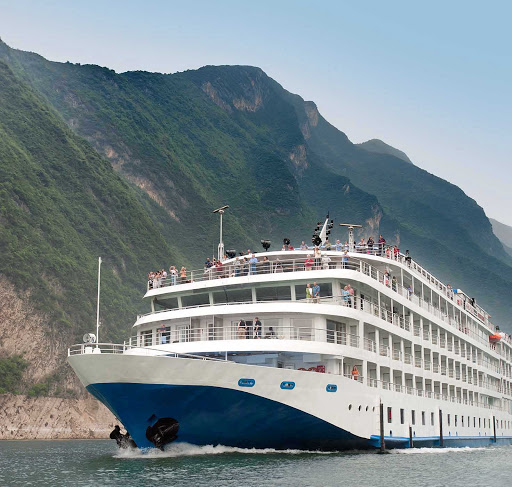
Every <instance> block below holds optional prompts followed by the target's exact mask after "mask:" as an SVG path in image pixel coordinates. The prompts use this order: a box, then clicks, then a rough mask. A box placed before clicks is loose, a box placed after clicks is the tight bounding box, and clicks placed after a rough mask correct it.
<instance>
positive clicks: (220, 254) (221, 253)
mask: <svg viewBox="0 0 512 487" xmlns="http://www.w3.org/2000/svg"><path fill="white" fill-rule="evenodd" d="M223 213H224V211H223V210H220V211H219V214H220V239H219V248H218V249H217V253H218V255H217V258H218V259H219V260H222V258H223V257H224V243H223V242H222V214H223Z"/></svg>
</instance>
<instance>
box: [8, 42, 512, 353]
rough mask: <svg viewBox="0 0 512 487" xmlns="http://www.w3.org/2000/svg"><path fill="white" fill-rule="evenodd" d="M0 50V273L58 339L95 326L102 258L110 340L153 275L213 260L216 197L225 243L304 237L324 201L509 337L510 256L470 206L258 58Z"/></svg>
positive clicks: (124, 327)
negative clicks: (473, 305) (244, 61)
mask: <svg viewBox="0 0 512 487" xmlns="http://www.w3.org/2000/svg"><path fill="white" fill-rule="evenodd" d="M0 60H1V61H0V62H1V64H0V134H1V137H0V173H1V174H0V175H1V177H0V188H1V192H0V194H1V198H0V205H1V214H0V230H1V231H0V251H1V252H2V256H3V259H2V261H1V263H0V275H1V276H3V277H5V278H7V279H8V280H9V281H10V282H11V283H13V284H14V285H15V287H16V289H18V292H19V293H22V292H29V295H27V296H26V297H25V298H24V299H27V300H29V301H30V302H31V303H33V305H34V306H35V307H36V308H37V309H39V310H40V311H41V312H42V313H44V314H45V316H46V317H47V319H46V326H47V328H48V329H49V330H62V333H64V334H65V335H66V337H68V338H66V339H69V341H75V340H76V339H77V337H78V336H79V335H80V334H81V333H82V332H83V331H84V330H90V329H91V328H92V327H93V325H94V319H95V286H96V279H95V273H96V267H97V257H98V256H99V255H101V256H102V257H103V259H104V266H103V283H104V284H103V290H104V293H103V299H102V306H103V309H102V321H103V323H104V327H103V330H104V336H106V337H110V338H116V339H120V338H121V336H122V335H125V334H127V332H128V329H129V326H130V324H131V323H132V322H133V320H134V318H135V315H136V313H137V312H138V311H139V310H141V309H144V307H143V303H142V302H141V295H142V292H143V289H144V284H145V283H144V277H145V274H146V273H147V272H148V271H149V270H151V269H159V268H162V267H166V268H168V267H169V265H170V264H177V265H181V264H186V265H188V266H189V267H190V266H191V267H200V266H201V265H202V262H203V260H204V257H205V256H206V255H212V254H213V253H214V249H216V246H217V242H218V221H217V218H216V216H215V215H212V213H211V211H212V209H214V208H216V207H218V206H221V205H223V204H229V205H230V209H229V211H228V213H227V214H226V218H225V242H226V245H227V247H228V248H229V247H233V248H235V249H237V250H246V249H247V248H251V249H255V248H256V249H257V248H258V247H259V241H260V239H261V238H270V239H271V240H272V242H273V247H274V248H280V246H281V244H282V239H283V237H290V238H292V241H293V242H298V241H300V240H302V239H304V240H308V241H310V239H311V231H312V229H313V227H314V225H315V223H316V221H317V220H318V219H321V218H322V217H324V216H325V214H326V213H327V212H328V211H329V212H330V215H331V217H334V218H335V220H336V222H337V223H341V222H350V223H362V224H364V229H363V230H362V233H361V234H362V235H364V236H369V235H370V234H373V236H374V237H375V236H378V233H379V232H380V233H383V234H384V235H385V237H386V238H387V240H388V242H390V243H398V244H399V245H400V247H401V248H402V250H405V249H406V248H407V249H410V251H411V254H412V255H413V257H414V258H415V259H417V260H418V261H419V262H421V263H423V264H425V265H426V266H428V267H429V268H430V269H432V271H433V272H434V274H437V275H438V277H440V278H441V279H443V280H445V281H446V282H449V283H451V284H452V285H454V286H457V287H461V288H463V289H464V290H465V291H466V292H467V293H468V294H470V295H474V296H475V297H476V298H477V300H478V301H479V302H480V303H481V304H482V305H483V306H484V307H485V308H487V309H488V310H489V312H490V313H491V314H492V315H493V316H494V317H495V321H496V322H497V323H499V324H501V325H502V326H503V328H505V329H508V330H509V331H511V327H510V326H509V310H508V303H509V302H510V301H511V300H512V290H511V289H512V272H511V269H510V265H511V262H512V260H511V258H510V256H509V255H508V254H507V252H506V251H505V250H504V248H503V245H502V244H501V243H500V242H499V240H498V239H497V238H496V237H495V235H494V234H493V232H492V227H491V224H490V222H489V220H488V219H487V217H486V216H485V214H484V212H483V210H482V208H480V207H479V206H478V204H477V203H476V202H475V201H474V200H472V199H471V198H469V197H468V196H466V195H465V194H464V193H463V192H462V191H461V190H460V189H459V188H458V187H456V186H454V185H452V184H450V183H448V182H446V181H443V180H442V179H440V178H437V177H436V176H434V175H432V174H429V173H427V172H426V171H424V170H422V169H421V168H418V167H417V166H415V165H413V164H411V163H410V162H409V161H407V160H404V159H403V158H402V157H396V156H395V155H393V151H392V150H391V149H393V148H389V149H387V148H385V150H384V149H383V148H382V147H383V146H382V145H378V147H377V149H378V150H375V146H374V145H372V146H371V147H369V146H367V148H365V146H364V144H363V145H359V146H358V145H354V144H352V143H351V142H350V140H349V139H348V138H347V136H346V135H345V134H344V133H343V132H340V131H339V130H338V129H336V128H335V127H333V126H332V125H330V124H329V123H328V122H327V121H326V120H325V119H324V118H323V117H322V116H321V115H320V113H319V112H318V110H317V108H316V106H315V104H314V103H313V102H308V101H304V100H303V99H302V98H301V97H300V96H298V95H294V94H291V93H289V92H287V91H286V90H285V89H284V88H283V87H282V86H281V85H279V84H278V83H277V82H276V81H274V80H272V79H271V78H269V77H268V76H267V75H266V74H265V73H264V72H263V71H262V70H260V69H259V68H253V67H248V66H218V67H215V66H207V67H204V68H201V69H199V70H196V71H187V72H183V73H177V74H172V75H165V74H158V73H147V72H128V73H122V74H116V73H115V72H114V71H111V70H109V69H107V68H101V67H98V66H92V65H84V66H81V65H78V64H72V63H54V62H50V61H47V60H45V59H44V58H42V57H41V56H38V55H37V54H33V53H27V52H22V51H17V50H14V49H11V48H9V47H8V46H7V45H5V44H4V43H2V42H0ZM379 147H380V149H379ZM387 147H389V146H387ZM370 149H371V150H370ZM383 152H387V153H383ZM396 154H397V155H400V153H398V152H396ZM333 237H334V238H342V239H343V240H345V238H346V233H345V232H344V231H343V230H342V229H340V228H339V227H336V228H335V231H334V233H333ZM496 289H499V290H500V292H499V293H497V292H496ZM1 345H2V344H0V346H1Z"/></svg>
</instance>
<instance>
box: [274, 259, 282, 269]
mask: <svg viewBox="0 0 512 487" xmlns="http://www.w3.org/2000/svg"><path fill="white" fill-rule="evenodd" d="M274 272H283V264H282V263H281V261H280V260H279V259H276V261H275V262H274Z"/></svg>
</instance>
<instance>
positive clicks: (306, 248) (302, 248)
mask: <svg viewBox="0 0 512 487" xmlns="http://www.w3.org/2000/svg"><path fill="white" fill-rule="evenodd" d="M300 250H308V246H307V245H306V244H305V243H304V240H303V241H302V243H301V244H300Z"/></svg>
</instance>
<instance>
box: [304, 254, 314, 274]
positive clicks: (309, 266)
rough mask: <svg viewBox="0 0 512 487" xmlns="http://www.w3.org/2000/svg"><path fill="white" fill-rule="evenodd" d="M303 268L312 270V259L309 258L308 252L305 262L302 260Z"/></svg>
mask: <svg viewBox="0 0 512 487" xmlns="http://www.w3.org/2000/svg"><path fill="white" fill-rule="evenodd" d="M304 269H305V270H306V271H312V270H313V259H312V258H311V254H308V256H307V258H306V260H305V262H304Z"/></svg>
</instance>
